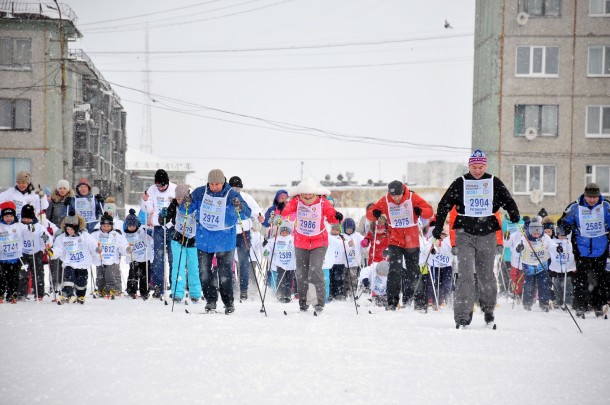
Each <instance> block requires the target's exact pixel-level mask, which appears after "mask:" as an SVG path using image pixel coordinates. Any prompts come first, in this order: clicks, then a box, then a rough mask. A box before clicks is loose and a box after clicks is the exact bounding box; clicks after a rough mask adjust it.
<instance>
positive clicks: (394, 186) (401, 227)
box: [366, 180, 433, 311]
mask: <svg viewBox="0 0 610 405" xmlns="http://www.w3.org/2000/svg"><path fill="white" fill-rule="evenodd" d="M382 214H383V215H385V216H386V217H387V218H389V226H388V235H389V238H390V241H389V246H388V251H389V261H390V273H389V274H388V306H387V307H386V309H387V310H390V311H394V310H396V307H397V306H398V303H399V299H400V290H401V278H402V291H403V296H402V304H403V306H408V305H409V301H410V300H411V299H412V298H414V297H415V309H423V308H425V306H426V299H425V294H423V292H422V293H421V294H419V293H418V294H417V296H415V291H414V288H415V284H416V283H417V280H418V278H419V274H420V273H419V265H418V262H419V251H420V250H419V228H418V221H419V218H420V217H422V218H424V219H430V218H431V217H432V215H433V210H432V207H431V206H430V204H428V203H427V202H426V200H424V199H423V198H422V197H420V196H419V195H417V194H416V193H414V192H413V191H411V190H409V189H408V188H407V186H406V185H405V184H403V183H402V182H400V181H398V180H394V181H392V182H390V183H389V184H388V193H387V195H385V196H384V197H381V198H380V199H379V201H377V202H376V203H375V204H374V205H373V206H371V207H370V208H369V209H368V210H367V213H366V215H367V218H368V219H369V220H371V221H375V220H377V219H379V218H380V217H381V215H382ZM403 258H404V262H405V265H406V268H405V269H404V270H403ZM401 274H402V277H401Z"/></svg>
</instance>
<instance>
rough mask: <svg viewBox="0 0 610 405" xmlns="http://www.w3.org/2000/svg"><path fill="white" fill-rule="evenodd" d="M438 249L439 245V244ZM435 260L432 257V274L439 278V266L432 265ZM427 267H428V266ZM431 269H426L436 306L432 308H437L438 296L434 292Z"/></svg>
mask: <svg viewBox="0 0 610 405" xmlns="http://www.w3.org/2000/svg"><path fill="white" fill-rule="evenodd" d="M439 249H440V246H439ZM434 263H435V260H434V258H432V269H433V270H432V271H434V274H436V275H437V277H438V279H440V274H438V273H440V267H435V266H434ZM428 269H429V268H428ZM434 269H438V270H434ZM432 271H428V275H429V276H430V283H432V293H433V294H434V302H435V304H436V307H435V308H434V310H435V311H436V310H438V296H437V294H436V288H435V287H434V277H432Z"/></svg>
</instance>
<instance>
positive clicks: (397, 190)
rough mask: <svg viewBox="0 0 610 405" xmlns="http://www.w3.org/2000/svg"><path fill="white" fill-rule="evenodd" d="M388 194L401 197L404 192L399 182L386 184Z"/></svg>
mask: <svg viewBox="0 0 610 405" xmlns="http://www.w3.org/2000/svg"><path fill="white" fill-rule="evenodd" d="M388 192H389V193H390V195H394V196H398V195H403V194H404V192H405V190H404V187H403V185H402V182H401V181H398V180H394V181H392V182H390V184H388Z"/></svg>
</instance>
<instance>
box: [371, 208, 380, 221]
mask: <svg viewBox="0 0 610 405" xmlns="http://www.w3.org/2000/svg"><path fill="white" fill-rule="evenodd" d="M373 216H374V217H375V218H376V219H379V217H380V216H381V210H373Z"/></svg>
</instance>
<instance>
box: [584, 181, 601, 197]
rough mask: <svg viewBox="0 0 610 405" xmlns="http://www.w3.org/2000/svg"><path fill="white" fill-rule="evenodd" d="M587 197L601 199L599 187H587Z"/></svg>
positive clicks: (593, 184) (592, 184) (589, 185)
mask: <svg viewBox="0 0 610 405" xmlns="http://www.w3.org/2000/svg"><path fill="white" fill-rule="evenodd" d="M585 197H599V186H598V185H597V184H595V183H589V184H587V186H586V187H585Z"/></svg>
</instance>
